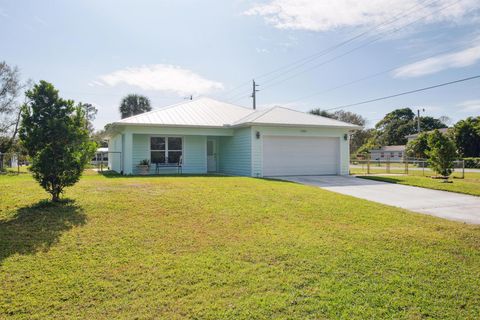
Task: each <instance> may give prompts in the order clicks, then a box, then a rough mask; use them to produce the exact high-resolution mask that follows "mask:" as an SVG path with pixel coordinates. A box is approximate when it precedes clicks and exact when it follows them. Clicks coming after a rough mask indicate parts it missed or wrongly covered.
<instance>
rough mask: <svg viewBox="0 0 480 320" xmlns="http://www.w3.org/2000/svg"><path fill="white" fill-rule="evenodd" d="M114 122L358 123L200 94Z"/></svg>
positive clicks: (198, 124)
mask: <svg viewBox="0 0 480 320" xmlns="http://www.w3.org/2000/svg"><path fill="white" fill-rule="evenodd" d="M115 124H126V125H128V124H130V125H159V126H185V127H188V126H195V127H202V126H205V127H230V126H234V127H237V126H246V125H254V124H258V125H260V124H262V125H280V126H322V127H337V128H347V129H360V128H361V127H359V126H356V125H353V124H350V123H346V122H342V121H338V120H334V119H330V118H326V117H321V116H316V115H312V114H308V113H304V112H300V111H296V110H291V109H287V108H282V107H273V108H270V109H265V110H257V111H255V110H252V109H249V108H245V107H240V106H237V105H233V104H230V103H225V102H221V101H217V100H214V99H211V98H206V97H201V98H198V99H195V100H191V101H190V100H189V101H186V102H182V103H178V104H175V105H172V106H168V107H165V108H161V109H157V110H153V111H150V112H146V113H142V114H139V115H136V116H133V117H129V118H125V119H122V120H119V121H117V122H115Z"/></svg>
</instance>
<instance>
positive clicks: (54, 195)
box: [52, 191, 60, 202]
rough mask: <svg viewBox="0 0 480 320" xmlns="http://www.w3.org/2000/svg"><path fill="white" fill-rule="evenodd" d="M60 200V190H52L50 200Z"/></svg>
mask: <svg viewBox="0 0 480 320" xmlns="http://www.w3.org/2000/svg"><path fill="white" fill-rule="evenodd" d="M58 201H60V192H58V191H54V192H52V202H58Z"/></svg>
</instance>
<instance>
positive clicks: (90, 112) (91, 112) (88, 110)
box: [78, 102, 98, 134]
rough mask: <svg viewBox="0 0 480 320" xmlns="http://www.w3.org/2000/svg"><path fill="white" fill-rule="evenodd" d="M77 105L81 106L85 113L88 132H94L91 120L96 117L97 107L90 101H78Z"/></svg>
mask: <svg viewBox="0 0 480 320" xmlns="http://www.w3.org/2000/svg"><path fill="white" fill-rule="evenodd" d="M78 107H79V108H81V109H82V110H83V111H84V113H85V118H86V120H87V122H86V124H87V129H88V131H89V132H90V134H93V132H94V130H95V129H94V127H93V121H94V120H95V118H96V117H97V113H98V109H97V108H96V107H95V106H94V105H93V104H91V103H83V102H79V103H78Z"/></svg>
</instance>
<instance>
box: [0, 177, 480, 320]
mask: <svg viewBox="0 0 480 320" xmlns="http://www.w3.org/2000/svg"><path fill="white" fill-rule="evenodd" d="M65 196H66V198H68V199H69V200H68V201H66V202H65V203H63V204H57V205H51V204H47V203H45V202H43V201H42V200H43V199H45V198H47V195H46V194H45V193H44V192H43V190H42V189H41V188H40V187H39V186H38V185H37V184H36V183H35V182H34V181H33V180H32V178H31V177H30V176H29V175H28V174H21V175H19V176H12V175H10V176H6V175H3V176H0V318H2V319H48V318H61V319H68V318H83V319H134V318H137V319H157V318H166V319H175V318H197V319H222V318H223V319H224V318H230V319H233V318H235V319H272V318H278V319H293V318H296V319H322V318H344V319H355V318H357V319H365V318H368V319H371V318H377V319H384V318H404V319H423V318H432V319H433V318H435V319H459V318H463V319H467V318H469V319H478V318H479V317H480V290H479V288H480V227H479V226H472V225H465V224H461V223H456V222H451V221H447V220H441V219H437V218H434V217H431V216H426V215H420V214H414V213H410V212H408V211H405V210H401V209H395V208H391V207H387V206H384V205H380V204H375V203H371V202H368V201H364V200H360V199H355V198H351V197H347V196H343V195H339V194H335V193H331V192H328V191H324V190H321V189H318V188H314V187H308V186H303V185H299V184H294V183H287V182H278V181H269V180H262V179H253V178H239V177H206V176H205V177H116V176H111V177H105V176H101V175H98V174H95V173H93V172H91V171H89V172H88V174H87V175H86V176H84V177H83V178H82V180H81V181H80V182H79V183H78V184H77V185H76V186H74V187H73V188H70V189H68V191H67V193H66V195H65Z"/></svg>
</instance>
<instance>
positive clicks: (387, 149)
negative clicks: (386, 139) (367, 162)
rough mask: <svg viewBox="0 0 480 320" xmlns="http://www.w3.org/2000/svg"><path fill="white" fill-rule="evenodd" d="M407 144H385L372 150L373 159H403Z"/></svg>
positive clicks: (371, 157) (371, 156)
mask: <svg viewBox="0 0 480 320" xmlns="http://www.w3.org/2000/svg"><path fill="white" fill-rule="evenodd" d="M404 156H405V145H398V146H383V147H381V148H379V149H371V150H370V159H371V160H403V157H404Z"/></svg>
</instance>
